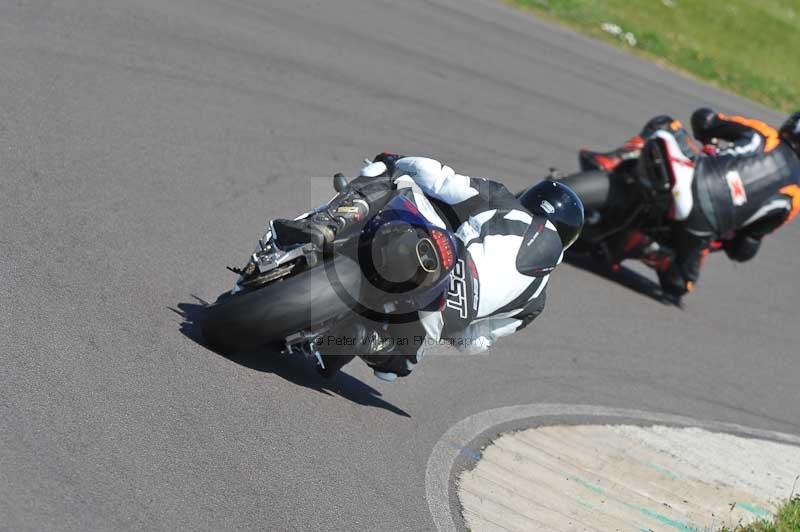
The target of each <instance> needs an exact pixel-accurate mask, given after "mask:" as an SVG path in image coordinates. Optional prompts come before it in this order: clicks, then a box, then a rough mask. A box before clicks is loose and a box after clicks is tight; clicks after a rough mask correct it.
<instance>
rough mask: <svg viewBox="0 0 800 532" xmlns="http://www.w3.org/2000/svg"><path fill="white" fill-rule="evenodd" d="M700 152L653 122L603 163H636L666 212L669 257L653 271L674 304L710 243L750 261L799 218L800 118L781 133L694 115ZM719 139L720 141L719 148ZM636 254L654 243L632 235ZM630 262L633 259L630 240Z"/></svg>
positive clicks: (670, 127) (667, 122) (703, 112)
mask: <svg viewBox="0 0 800 532" xmlns="http://www.w3.org/2000/svg"><path fill="white" fill-rule="evenodd" d="M692 130H693V133H694V136H695V138H696V139H697V140H698V141H700V143H702V144H703V145H704V146H702V147H701V146H698V145H697V144H696V143H694V142H693V140H692V139H691V138H690V136H689V134H688V133H687V132H686V130H685V129H683V128H682V127H681V125H680V123H679V122H678V121H676V120H673V119H672V118H670V117H667V116H659V117H656V118H654V119H652V120H651V121H650V122H648V124H647V125H646V126H645V128H644V130H643V131H642V134H640V135H639V136H637V137H634V138H633V139H631V140H630V141H628V143H627V144H626V145H625V146H623V147H622V148H620V149H619V150H616V151H614V152H611V153H608V154H603V155H600V154H591V152H587V153H588V154H591V155H593V156H595V157H599V158H600V161H599V162H600V163H601V164H600V166H603V167H605V169H610V168H611V167H613V166H615V165H616V164H618V161H621V160H624V159H632V158H638V163H637V170H638V171H637V173H638V174H639V179H640V182H641V183H642V184H643V188H644V189H645V190H648V191H649V192H650V193H651V194H652V200H653V201H654V202H655V203H656V204H660V205H661V206H662V207H663V212H664V213H665V215H666V216H665V218H666V220H667V223H668V225H669V226H670V229H671V231H670V238H669V239H668V241H666V242H661V244H662V245H666V246H668V247H669V248H671V250H672V251H673V252H674V259H673V260H670V261H666V262H661V263H660V264H659V266H658V267H656V270H657V271H658V275H659V281H660V282H661V286H662V289H663V290H664V291H665V292H666V293H668V294H670V295H672V296H674V297H677V298H680V297H681V296H683V295H684V294H685V293H686V292H689V291H691V290H692V288H693V286H694V283H695V282H696V281H697V278H698V276H699V273H700V267H701V265H702V262H703V259H704V258H705V255H706V254H707V253H708V250H709V249H710V247H711V246H712V245H713V243H714V242H721V246H722V248H723V249H724V251H725V252H726V254H727V255H728V257H729V258H730V259H732V260H734V261H738V262H744V261H748V260H750V259H752V258H753V257H754V256H755V255H756V253H757V252H758V249H759V247H760V245H761V240H762V239H763V237H764V236H766V235H767V234H769V233H771V232H772V231H774V230H775V229H777V228H778V227H780V226H781V225H783V224H786V223H788V222H789V221H791V220H792V219H793V218H794V217H795V216H796V215H797V214H798V212H800V112H798V113H795V114H793V115H791V116H790V117H789V118H788V119H787V120H786V122H785V123H784V124H783V126H782V127H781V128H780V130H779V131H777V130H775V129H774V128H772V127H770V126H769V125H767V124H765V123H764V122H761V121H758V120H752V119H746V118H742V117H739V116H726V115H723V114H721V113H716V112H714V111H712V110H710V109H705V108H704V109H698V110H697V111H695V112H694V113H693V115H692ZM719 141H724V142H722V143H720V142H719ZM627 238H628V239H630V238H634V239H636V242H635V246H638V247H640V248H641V249H645V248H647V246H649V245H650V244H651V242H649V241H648V240H647V239H645V238H642V235H641V234H636V233H633V234H631V235H628V237H627ZM624 244H625V247H626V248H627V251H629V253H628V256H630V255H631V254H634V255H635V251H634V252H632V253H630V252H631V248H633V247H635V246H633V245H631V244H633V242H631V241H630V240H628V241H626V242H624Z"/></svg>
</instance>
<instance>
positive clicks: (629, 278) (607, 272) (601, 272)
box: [564, 252, 683, 309]
mask: <svg viewBox="0 0 800 532" xmlns="http://www.w3.org/2000/svg"><path fill="white" fill-rule="evenodd" d="M564 260H565V262H566V263H567V264H569V265H570V266H574V267H576V268H580V269H581V270H584V271H587V272H590V273H593V274H595V275H597V276H599V277H603V278H604V279H608V280H609V281H612V282H614V283H617V284H618V285H621V286H624V287H625V288H628V289H630V290H633V291H634V292H638V293H639V294H642V295H644V296H647V297H649V298H650V299H653V300H655V301H658V302H659V303H661V304H662V305H670V306H674V307H677V308H680V309H683V307H682V306H681V303H680V300H676V299H675V298H673V297H671V296H669V295H667V294H665V293H664V292H663V291H662V290H661V287H660V286H659V285H658V283H656V282H654V281H652V280H650V279H648V278H647V277H645V276H644V275H641V274H640V273H638V272H635V271H633V270H631V269H630V268H627V267H625V266H620V269H619V270H618V271H613V270H611V268H609V267H608V266H607V265H606V264H603V263H602V262H600V261H598V260H596V259H594V258H592V257H591V256H589V255H586V254H583V253H570V252H567V254H566V255H565V257H564Z"/></svg>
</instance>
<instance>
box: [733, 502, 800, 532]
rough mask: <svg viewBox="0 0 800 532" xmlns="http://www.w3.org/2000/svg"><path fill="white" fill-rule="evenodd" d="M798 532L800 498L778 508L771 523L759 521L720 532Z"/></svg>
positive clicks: (799, 525)
mask: <svg viewBox="0 0 800 532" xmlns="http://www.w3.org/2000/svg"><path fill="white" fill-rule="evenodd" d="M797 531H800V496H796V497H794V498H793V499H792V500H790V501H787V502H786V503H784V504H783V505H782V506H780V507H779V508H778V513H777V514H776V515H775V518H774V519H773V520H771V521H767V520H759V521H756V522H754V523H751V524H749V525H739V526H737V527H735V528H723V529H722V530H720V532H797Z"/></svg>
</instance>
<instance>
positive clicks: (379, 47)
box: [0, 0, 800, 532]
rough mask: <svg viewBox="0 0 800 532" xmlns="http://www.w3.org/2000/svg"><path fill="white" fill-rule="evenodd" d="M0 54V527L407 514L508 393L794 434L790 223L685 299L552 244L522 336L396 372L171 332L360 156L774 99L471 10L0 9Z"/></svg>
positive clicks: (550, 145) (532, 156) (385, 521)
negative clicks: (437, 462)
mask: <svg viewBox="0 0 800 532" xmlns="http://www.w3.org/2000/svg"><path fill="white" fill-rule="evenodd" d="M0 51H1V52H0V228H2V229H0V366H2V371H0V530H9V531H10V530H14V531H25V530H64V531H72V530H75V531H78V530H80V531H91V530H98V531H99V530H126V529H135V530H215V531H216V530H234V529H236V530H255V529H258V530H390V531H402V530H407V531H415V532H416V531H419V530H431V529H433V528H434V522H433V520H432V517H431V514H430V512H429V510H428V504H427V501H426V491H425V471H426V462H427V460H428V457H429V455H430V454H431V451H432V449H433V448H434V446H435V444H436V442H437V441H438V440H439V439H440V438H441V437H442V435H443V434H444V433H445V432H446V431H447V429H448V427H450V426H453V425H454V424H456V423H457V422H459V421H460V420H462V419H464V418H466V417H468V416H471V415H473V414H476V413H478V412H482V411H485V410H488V409H492V408H498V407H504V406H512V405H518V404H533V403H566V404H588V405H603V406H607V407H616V408H637V409H640V410H646V411H658V412H665V413H672V414H678V415H686V416H691V417H693V418H696V419H702V420H715V421H720V422H729V423H738V424H742V425H746V426H750V427H754V428H759V429H766V430H777V431H783V432H787V433H792V434H798V433H800V409H798V408H797V404H798V399H800V387H799V386H798V378H800V364H798V357H800V355H799V354H798V349H797V345H798V338H799V337H800V333H798V329H797V326H798V319H797V301H798V299H800V284H798V283H797V282H796V275H797V273H796V271H797V264H798V254H800V245H799V244H800V225H798V224H795V225H794V226H790V227H788V228H786V229H784V230H782V231H780V232H779V233H778V234H777V235H775V236H774V237H773V238H769V239H768V240H767V241H766V242H765V244H764V246H763V250H762V252H761V253H760V254H759V256H758V257H757V258H756V259H755V260H754V261H752V262H751V263H748V264H742V265H733V264H731V263H730V262H727V261H726V260H724V258H723V257H720V256H713V257H711V258H710V260H709V261H708V264H707V265H706V267H705V271H704V274H703V277H702V279H701V281H700V283H699V284H698V287H697V290H696V292H695V293H694V294H692V295H691V296H690V297H688V298H686V305H685V308H684V309H683V310H681V309H678V308H675V307H672V306H668V305H664V304H662V303H659V302H658V301H656V300H655V299H654V298H653V297H651V295H652V291H653V286H652V283H651V282H650V280H649V279H652V278H653V277H652V276H649V277H648V278H647V279H642V278H640V277H638V276H637V274H636V273H635V272H627V273H626V274H625V275H623V276H621V277H620V278H618V279H616V280H614V279H608V278H606V277H604V276H601V275H596V274H594V273H592V272H591V271H586V270H584V269H581V268H577V267H573V266H569V265H565V266H564V267H562V268H560V270H559V271H558V272H557V273H556V274H555V275H553V277H552V279H551V281H550V286H549V294H548V308H547V310H546V311H545V313H544V315H542V316H541V317H540V318H539V319H538V320H537V321H536V322H535V323H534V324H533V325H531V326H530V327H529V328H528V329H526V330H525V331H524V332H522V333H520V334H517V335H514V336H513V337H511V338H508V339H505V340H504V341H502V342H501V343H500V344H499V345H498V346H497V347H496V348H495V349H493V350H492V351H490V353H489V354H486V355H481V356H471V357H459V356H453V355H441V356H429V357H427V358H426V359H425V360H424V361H423V363H422V365H421V366H420V367H419V368H418V369H417V371H415V373H414V374H413V375H412V376H411V377H409V378H408V379H406V380H405V381H403V382H397V383H394V384H385V383H382V382H380V381H378V380H376V379H375V378H374V377H373V376H372V374H371V372H370V371H368V369H367V368H366V367H365V366H364V365H363V364H360V363H353V364H351V365H350V366H348V367H347V368H346V371H345V373H344V374H342V375H340V376H339V378H338V379H337V380H335V381H333V382H332V383H326V382H324V381H322V380H320V379H319V378H318V377H317V376H316V374H315V373H314V371H313V368H311V367H309V366H307V365H306V364H305V362H304V361H302V360H289V361H285V360H272V359H265V358H258V357H251V358H247V359H239V360H238V361H234V360H229V359H227V358H224V357H222V356H220V355H218V354H216V353H214V352H212V351H210V350H208V349H206V348H204V347H203V346H202V345H201V344H200V343H199V341H198V340H199V336H198V334H197V327H196V326H195V325H193V324H192V319H193V318H195V317H196V316H197V314H198V309H199V308H200V306H201V305H202V301H211V300H213V299H214V298H215V297H216V296H217V295H218V294H219V293H220V292H222V291H223V290H226V289H228V288H229V287H230V285H231V283H232V282H233V280H234V279H233V275H232V274H230V273H229V272H227V271H226V270H225V266H226V265H240V263H241V262H242V260H243V259H244V258H245V257H246V256H247V254H248V253H250V251H251V250H252V248H253V247H254V245H255V242H256V239H257V238H258V236H259V235H260V233H261V232H262V230H263V227H264V223H265V221H266V219H267V218H268V217H278V216H292V215H296V214H299V213H300V212H302V211H304V210H306V209H308V208H309V207H313V206H315V205H318V204H320V203H322V202H323V201H325V200H327V199H328V198H329V197H330V196H331V195H332V187H331V185H330V178H329V177H327V176H330V175H332V174H333V173H334V172H336V171H343V172H345V173H352V172H354V171H355V170H356V169H357V168H358V166H359V162H360V160H361V159H362V158H363V157H369V156H372V155H374V154H375V153H378V152H380V151H383V150H393V151H398V152H401V153H405V154H420V155H432V156H436V157H437V158H439V159H441V160H443V161H446V162H447V163H448V164H450V165H451V166H453V167H454V168H456V169H457V170H458V171H460V172H462V173H466V174H470V175H484V176H488V177H495V178H499V179H500V180H502V181H504V182H505V183H507V184H508V185H509V187H510V188H512V189H518V188H521V187H523V186H525V185H528V184H530V183H532V182H534V181H536V180H538V179H539V178H541V177H542V176H544V175H545V173H546V172H547V169H548V168H549V167H550V166H558V167H560V168H562V169H564V170H574V169H575V168H576V166H577V161H576V150H577V148H578V147H580V146H582V145H586V146H591V147H596V148H611V147H613V146H614V145H615V144H617V143H619V142H621V141H623V140H624V139H626V138H627V137H628V136H630V135H631V134H633V133H635V132H636V131H638V129H639V128H640V127H641V125H642V124H643V123H644V122H645V121H646V120H647V119H648V118H649V117H651V116H652V115H655V114H659V113H672V114H674V115H675V116H677V117H679V118H681V119H683V120H684V121H686V120H687V119H688V116H689V114H690V113H691V111H692V110H693V109H694V108H695V107H697V106H700V105H709V104H710V105H714V106H715V107H717V108H719V109H720V110H722V111H726V112H733V111H735V112H739V113H742V114H750V115H755V116H757V117H759V118H762V119H767V120H770V121H772V122H773V123H774V122H777V121H779V120H780V119H782V117H781V116H779V115H777V114H775V113H773V112H770V111H768V110H765V109H763V108H760V107H758V106H756V105H754V104H751V103H747V102H745V101H743V100H740V99H738V98H736V97H734V96H731V95H729V94H727V93H723V92H721V91H718V90H716V89H712V88H709V87H706V86H703V85H700V84H698V83H696V82H694V81H691V80H689V79H687V78H686V77H684V76H682V75H679V74H675V73H673V72H670V71H668V70H665V69H662V68H660V67H658V66H654V65H651V64H648V63H646V62H644V61H642V60H640V59H638V58H635V57H633V56H630V55H626V54H624V53H622V52H619V51H617V50H614V49H613V48H611V47H609V46H607V45H605V44H600V43H597V42H594V41H590V40H587V39H585V38H583V37H580V36H577V35H575V34H574V33H572V32H569V31H567V30H564V29H561V28H556V27H553V26H551V25H549V24H546V23H544V22H542V21H540V20H538V19H536V18H534V17H532V16H528V15H523V14H521V13H519V12H516V11H514V10H512V9H510V8H508V7H506V6H504V5H501V4H495V3H493V2H490V1H488V0H409V1H407V2H402V3H400V2H390V1H388V0H377V1H376V0H370V1H368V0H335V1H330V0H328V1H324V2H323V1H314V0H310V1H297V2H288V1H286V2H273V1H256V0H247V1H221V0H217V1H203V0H200V1H189V0H171V1H169V2H163V1H161V0H132V1H124V2H123V1H120V0H103V1H100V0H96V1H91V0H61V1H59V2H51V1H43V0H42V1H40V0H30V1H25V2H20V1H8V0H6V1H1V2H0ZM323 176H324V177H323ZM646 275H647V274H646ZM617 281H622V282H617ZM187 318H188V321H187Z"/></svg>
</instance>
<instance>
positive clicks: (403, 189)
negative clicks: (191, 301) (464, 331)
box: [201, 174, 457, 361]
mask: <svg viewBox="0 0 800 532" xmlns="http://www.w3.org/2000/svg"><path fill="white" fill-rule="evenodd" d="M334 188H335V189H336V190H337V192H338V194H337V195H336V196H335V197H334V198H333V199H332V200H331V201H330V202H329V203H328V204H326V205H323V206H321V207H320V208H318V209H315V210H313V211H310V212H308V213H306V214H304V215H302V216H300V217H298V218H297V219H296V220H302V219H304V218H307V217H311V216H317V215H322V216H324V217H325V219H328V220H331V221H333V222H336V223H339V224H341V225H342V226H343V227H342V228H341V230H339V231H337V232H336V235H335V240H333V241H332V242H327V241H326V242H319V241H316V242H315V241H314V239H313V238H309V239H307V240H308V241H307V242H302V241H298V239H297V238H296V235H291V238H287V237H286V235H285V234H284V233H285V230H284V229H283V225H281V224H279V223H277V221H276V220H272V221H271V222H270V223H269V227H268V228H267V230H266V232H265V233H264V235H263V236H262V237H261V239H259V241H258V245H257V246H256V249H255V251H254V252H253V253H252V254H251V255H250V257H249V259H248V261H247V263H246V264H245V265H244V266H243V267H242V268H229V269H230V270H231V271H233V272H235V273H236V274H238V276H239V277H238V279H237V280H236V282H235V284H234V286H233V289H232V290H231V291H230V292H227V293H225V294H222V295H221V296H220V297H219V298H218V299H217V301H216V302H215V303H213V304H211V305H210V306H208V307H206V309H205V313H204V316H203V317H202V320H201V329H202V333H203V336H204V337H205V339H206V341H207V342H208V344H210V345H211V346H212V347H214V348H216V349H220V350H225V351H231V350H242V349H252V348H258V347H264V346H271V347H274V348H277V349H279V350H281V351H284V352H288V353H292V352H300V353H303V354H305V355H306V356H315V357H316V358H317V360H320V361H321V359H320V353H319V352H318V350H317V347H316V346H317V344H318V340H319V339H320V338H322V337H323V335H325V334H327V333H329V332H330V331H332V330H334V329H336V328H337V326H339V325H341V324H342V323H344V322H346V321H348V320H354V319H369V320H372V321H377V322H388V321H395V322H396V321H403V320H404V319H413V317H414V316H416V311H418V310H420V309H424V308H428V307H430V306H432V305H438V304H439V303H440V299H441V294H442V293H443V292H444V291H445V290H446V287H447V286H448V284H449V280H450V274H451V271H452V270H453V268H454V265H455V262H456V261H457V257H456V247H455V241H454V237H453V235H452V233H451V232H450V230H449V229H448V225H447V222H446V221H445V220H446V216H445V213H443V212H442V210H441V207H437V206H436V205H434V203H432V202H431V201H430V200H428V199H427V198H426V197H425V196H424V195H423V194H422V193H421V191H420V190H419V188H417V187H416V185H415V184H413V182H412V181H411V180H410V179H408V178H406V182H403V179H400V180H398V184H394V183H391V182H390V181H389V180H388V178H357V179H355V180H353V182H351V183H348V182H347V180H346V179H345V178H344V176H342V175H341V174H337V175H336V176H335V177H334ZM354 198H355V200H354ZM343 199H347V200H348V201H346V202H345V201H343ZM353 205H356V207H353ZM387 235H390V236H391V239H389V236H387ZM301 240H302V239H301ZM409 256H411V257H414V260H417V261H418V262H419V266H420V268H419V271H420V272H422V274H423V275H424V276H425V282H424V283H420V282H418V281H419V279H416V278H413V279H411V278H409V279H390V278H388V277H387V274H386V273H385V272H386V271H389V270H390V269H391V265H392V264H393V262H397V261H398V260H399V259H404V260H407V259H408V257H409Z"/></svg>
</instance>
